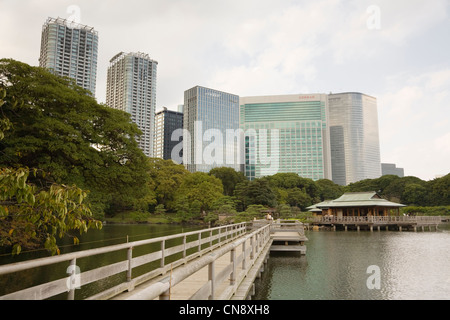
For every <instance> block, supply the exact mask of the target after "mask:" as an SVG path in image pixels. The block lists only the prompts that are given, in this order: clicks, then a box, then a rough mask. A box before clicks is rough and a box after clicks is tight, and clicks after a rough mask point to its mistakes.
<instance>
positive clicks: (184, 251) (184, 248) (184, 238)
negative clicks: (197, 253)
mask: <svg viewBox="0 0 450 320" xmlns="http://www.w3.org/2000/svg"><path fill="white" fill-rule="evenodd" d="M183 259H186V235H185V236H184V237H183ZM184 263H186V261H184Z"/></svg>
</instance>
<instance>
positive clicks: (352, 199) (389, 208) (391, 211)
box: [307, 191, 405, 218]
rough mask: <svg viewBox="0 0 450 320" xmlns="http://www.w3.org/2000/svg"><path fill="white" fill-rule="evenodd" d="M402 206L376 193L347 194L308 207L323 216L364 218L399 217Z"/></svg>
mask: <svg viewBox="0 0 450 320" xmlns="http://www.w3.org/2000/svg"><path fill="white" fill-rule="evenodd" d="M401 207H405V205H403V204H399V203H395V202H391V201H388V200H386V199H383V198H381V197H380V196H379V195H378V194H377V193H376V192H374V191H372V192H349V193H345V194H344V195H342V196H341V197H339V198H337V199H335V200H327V201H324V202H320V203H317V204H315V205H313V206H310V207H308V208H307V209H309V211H312V212H316V213H317V214H322V215H323V216H326V215H328V216H335V217H338V218H340V217H364V216H393V215H395V216H399V215H400V208H401Z"/></svg>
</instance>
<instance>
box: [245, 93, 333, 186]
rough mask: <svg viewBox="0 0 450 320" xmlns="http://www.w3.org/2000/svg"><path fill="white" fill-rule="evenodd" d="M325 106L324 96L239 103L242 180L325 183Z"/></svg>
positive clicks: (327, 162)
mask: <svg viewBox="0 0 450 320" xmlns="http://www.w3.org/2000/svg"><path fill="white" fill-rule="evenodd" d="M327 103H328V99H327V95H325V94H309V95H281V96H261V97H244V98H241V99H240V126H241V128H242V129H243V130H244V131H245V175H246V176H247V177H248V178H249V179H250V180H252V179H255V178H260V177H263V176H268V175H273V174H276V173H287V172H293V173H297V174H298V175H300V176H301V177H305V178H311V179H313V180H318V179H324V178H326V179H331V163H330V151H329V150H330V145H329V131H328V105H327Z"/></svg>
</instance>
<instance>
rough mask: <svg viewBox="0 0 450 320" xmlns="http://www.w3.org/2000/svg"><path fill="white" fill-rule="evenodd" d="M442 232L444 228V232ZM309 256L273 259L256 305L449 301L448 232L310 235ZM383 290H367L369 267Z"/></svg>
mask: <svg viewBox="0 0 450 320" xmlns="http://www.w3.org/2000/svg"><path fill="white" fill-rule="evenodd" d="M441 229H443V228H441ZM307 237H308V238H309V242H308V243H307V248H308V249H307V255H306V256H295V255H294V256H293V255H292V254H289V253H277V254H271V257H270V259H269V262H268V265H267V268H266V272H265V274H264V275H263V278H262V280H261V281H258V282H257V295H256V297H255V298H256V299H269V300H277V299H282V300H303V299H306V300H323V299H327V300H339V299H345V300H383V299H395V300H401V299H420V300H426V299H433V300H437V299H450V231H449V230H444V231H441V232H435V231H433V232H391V231H388V232H386V231H381V232H366V231H364V232H350V231H349V232H332V231H320V232H312V231H309V232H308V234H307ZM372 265H374V266H378V267H379V270H380V274H379V275H380V289H379V290H377V289H372V290H371V289H369V288H368V286H367V280H368V278H369V277H371V276H372V275H374V276H375V274H372V273H368V272H367V271H368V267H369V266H372Z"/></svg>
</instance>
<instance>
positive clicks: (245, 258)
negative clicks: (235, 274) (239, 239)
mask: <svg viewBox="0 0 450 320" xmlns="http://www.w3.org/2000/svg"><path fill="white" fill-rule="evenodd" d="M246 243H247V241H244V242H243V243H242V252H243V258H242V270H245V269H247V266H246V260H247V248H246Z"/></svg>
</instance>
